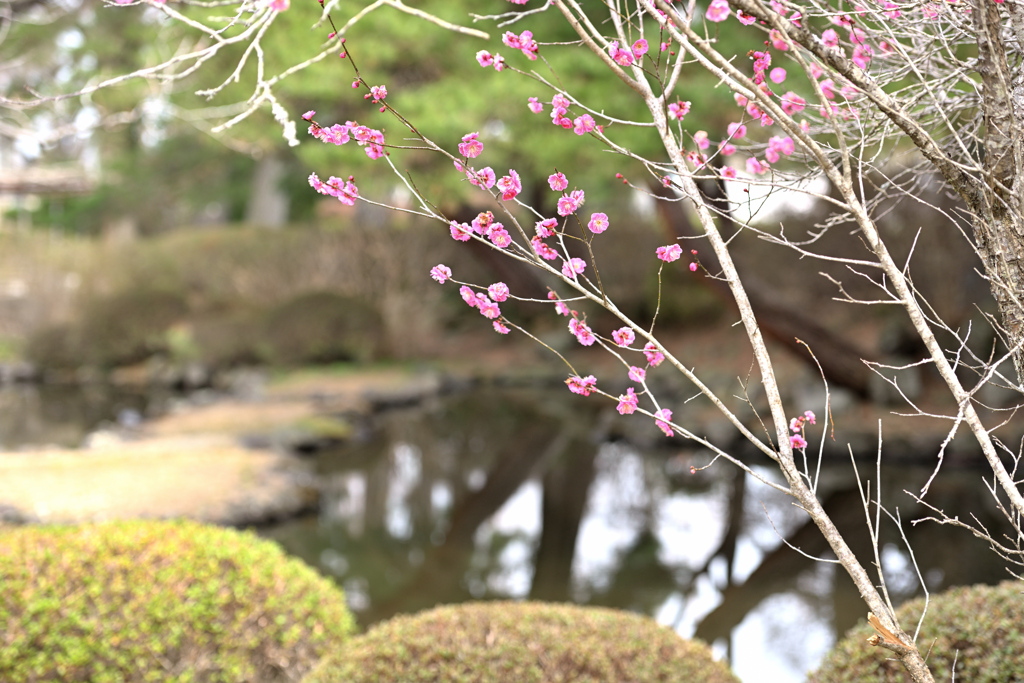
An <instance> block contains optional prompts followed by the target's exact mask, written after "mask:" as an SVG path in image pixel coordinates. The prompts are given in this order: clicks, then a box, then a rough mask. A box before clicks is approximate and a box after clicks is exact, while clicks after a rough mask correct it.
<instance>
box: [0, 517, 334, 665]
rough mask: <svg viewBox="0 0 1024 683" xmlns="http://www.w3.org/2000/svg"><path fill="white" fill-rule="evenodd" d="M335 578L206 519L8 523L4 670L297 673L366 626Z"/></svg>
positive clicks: (1, 602)
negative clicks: (35, 524) (57, 524)
mask: <svg viewBox="0 0 1024 683" xmlns="http://www.w3.org/2000/svg"><path fill="white" fill-rule="evenodd" d="M353 629H354V624H353V620H352V617H351V614H350V613H349V612H348V610H347V608H346V606H345V600H344V596H343V595H342V594H341V592H340V591H339V590H337V589H336V588H335V587H334V585H333V584H332V583H331V582H329V581H328V580H326V579H324V578H323V577H321V576H319V575H317V574H316V573H315V572H314V571H313V570H312V569H310V568H309V567H307V566H306V565H304V564H302V563H301V562H299V561H298V560H294V559H291V558H288V557H286V556H285V555H284V553H283V552H282V551H281V549H280V548H279V547H278V546H276V545H275V544H273V543H270V542H268V541H264V540H261V539H259V538H257V537H256V536H254V535H253V534H251V533H240V532H236V531H232V530H229V529H221V528H217V527H210V526H204V525H201V524H197V523H194V522H138V521H136V522H117V523H106V524H95V525H84V526H76V527H20V528H10V529H6V530H3V531H2V532H0V680H2V681H5V683H20V682H22V681H26V682H27V681H33V682H34V681H62V682H63V683H70V682H72V681H89V682H90V683H105V682H108V681H110V682H113V681H127V682H134V681H171V680H173V681H192V682H195V683H200V682H211V683H212V682H214V681H223V682H225V683H240V682H243V681H281V682H285V681H297V680H299V679H300V678H301V677H302V676H303V675H304V674H306V673H307V672H308V671H309V670H310V669H311V668H312V666H313V665H314V664H315V663H316V662H317V661H318V660H319V659H320V658H321V657H322V656H323V654H324V653H325V652H328V651H334V650H336V649H337V648H338V647H340V646H341V644H342V643H343V642H344V641H345V640H346V639H347V637H348V636H349V634H350V633H351V632H352V631H353Z"/></svg>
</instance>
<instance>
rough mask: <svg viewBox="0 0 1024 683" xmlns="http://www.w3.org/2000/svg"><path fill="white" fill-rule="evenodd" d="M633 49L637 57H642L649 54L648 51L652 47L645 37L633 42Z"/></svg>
mask: <svg viewBox="0 0 1024 683" xmlns="http://www.w3.org/2000/svg"><path fill="white" fill-rule="evenodd" d="M632 49H633V56H634V57H636V58H637V59H640V58H641V57H643V56H644V55H645V54H647V51H648V50H649V49H650V48H649V47H648V45H647V41H646V40H644V39H643V38H641V39H640V40H638V41H636V42H635V43H633V48H632Z"/></svg>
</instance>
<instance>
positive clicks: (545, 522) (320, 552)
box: [261, 389, 1007, 682]
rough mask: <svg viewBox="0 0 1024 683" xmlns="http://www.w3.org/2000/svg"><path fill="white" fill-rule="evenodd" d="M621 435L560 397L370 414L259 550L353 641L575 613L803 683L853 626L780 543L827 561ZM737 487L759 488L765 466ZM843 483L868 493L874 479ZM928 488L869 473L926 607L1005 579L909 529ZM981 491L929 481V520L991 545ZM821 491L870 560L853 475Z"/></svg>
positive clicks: (804, 562) (495, 396) (796, 528)
mask: <svg viewBox="0 0 1024 683" xmlns="http://www.w3.org/2000/svg"><path fill="white" fill-rule="evenodd" d="M629 419H630V418H622V417H620V416H618V415H617V414H616V413H615V412H614V410H613V409H611V408H610V406H608V405H607V404H604V403H602V402H600V401H593V400H586V399H581V398H579V397H573V396H569V395H568V394H567V393H566V392H565V390H564V389H562V390H560V391H557V392H553V391H548V390H537V389H531V390H517V389H501V390H499V389H487V390H475V391H473V392H471V393H468V394H461V395H456V396H448V397H439V398H435V399H431V400H428V401H427V402H425V403H424V404H421V405H418V406H415V407H406V408H402V409H395V410H389V411H386V412H383V413H379V414H377V415H376V416H374V417H372V418H369V419H368V421H367V422H366V424H365V425H363V429H362V431H361V433H360V436H359V438H357V439H355V440H354V441H352V442H350V443H347V444H345V445H344V446H343V447H338V448H336V449H333V450H329V451H325V452H322V453H320V454H318V455H317V456H316V458H315V465H316V469H317V471H318V473H319V476H320V478H321V481H322V485H323V491H324V492H323V498H322V505H321V510H320V512H319V513H318V514H317V515H316V516H311V517H306V518H301V519H295V520H290V521H287V522H284V523H280V524H277V525H274V526H272V527H268V528H265V529H263V530H262V532H261V533H263V534H264V535H266V536H267V537H270V538H273V539H275V540H276V541H278V542H280V543H281V544H282V545H283V546H284V547H285V548H286V549H287V550H288V551H289V552H291V553H293V554H295V555H297V556H299V557H301V558H303V559H304V560H306V561H307V562H309V563H310V564H312V565H314V566H316V567H318V568H319V569H320V570H321V571H322V572H324V573H325V574H327V575H329V576H333V577H335V578H336V580H337V581H338V582H339V584H341V585H342V586H343V587H344V588H345V590H346V591H347V594H348V598H349V601H350V604H351V606H352V607H353V609H354V610H355V612H356V614H357V615H358V617H359V619H360V621H361V622H362V624H363V626H368V625H370V624H372V623H374V622H376V621H379V620H381V619H386V618H388V617H390V616H392V615H395V614H397V613H403V612H412V611H417V610H420V609H424V608H428V607H431V606H433V605H435V604H437V603H453V602H460V601H465V600H471V599H488V598H506V597H515V598H535V599H543V600H554V601H573V602H578V603H585V604H592V605H605V606H612V607H618V608H623V609H629V610H635V611H638V612H643V613H646V614H650V615H652V616H654V617H655V618H656V619H657V620H658V621H660V622H662V623H665V624H670V625H671V626H672V627H673V628H675V629H676V630H677V631H678V632H679V633H681V634H682V635H684V636H697V637H700V638H702V639H704V640H706V641H707V642H709V643H712V644H713V646H714V648H715V650H716V651H717V652H718V653H719V654H720V655H721V656H723V657H726V658H728V659H729V660H730V662H731V664H732V666H733V667H734V670H735V671H736V672H737V674H738V675H739V676H740V677H741V678H742V679H744V680H745V681H755V680H757V681H763V680H772V681H780V682H781V681H799V680H803V678H804V674H805V673H806V672H807V671H808V670H810V669H812V668H814V667H815V666H816V664H817V663H818V661H819V660H820V658H821V657H822V656H823V655H824V654H825V652H826V651H827V650H828V648H829V647H831V645H832V644H833V643H834V641H835V639H836V634H837V633H838V634H842V633H843V632H845V631H846V630H847V629H848V628H850V627H851V626H853V625H854V624H855V623H857V622H858V620H862V619H863V618H864V616H865V613H866V611H867V610H866V607H865V606H864V604H863V603H862V602H861V600H860V598H859V597H858V595H857V592H856V590H855V589H854V587H853V584H852V582H851V581H850V580H849V578H848V577H847V576H846V575H845V574H839V573H837V571H836V568H835V565H832V564H827V563H820V562H813V561H811V560H809V559H808V558H807V557H805V556H803V555H801V554H800V553H797V552H795V551H793V550H791V549H790V548H788V547H787V546H786V545H785V544H784V543H783V542H782V538H781V537H782V536H785V538H786V540H787V542H788V543H790V544H792V545H794V546H796V547H799V548H800V549H801V550H803V551H804V552H806V553H808V554H810V555H813V556H825V554H826V553H827V551H826V549H825V548H824V542H823V541H822V540H821V537H820V534H819V533H818V531H817V529H816V528H814V527H813V526H812V525H809V524H808V523H807V518H806V516H805V515H803V513H802V512H800V511H799V510H797V509H796V508H795V507H794V506H793V505H792V504H791V502H790V501H789V500H788V499H786V498H785V497H784V496H782V495H780V494H779V493H778V492H776V491H775V490H773V489H771V488H769V487H767V486H765V485H763V484H761V483H759V482H757V481H756V480H755V479H753V478H752V477H749V476H745V475H739V474H738V472H737V470H736V469H735V468H733V467H731V466H730V465H728V464H727V463H725V462H718V463H716V464H714V465H712V466H711V467H709V468H708V469H705V470H698V471H697V472H696V474H691V470H690V468H691V465H693V466H696V467H697V468H700V467H702V466H703V465H705V464H707V463H708V462H709V455H708V453H707V452H701V451H697V450H693V449H690V448H686V447H683V446H682V445H681V444H677V443H674V442H672V441H669V440H667V439H663V438H659V437H658V436H657V434H658V433H657V431H656V430H655V429H654V427H653V426H651V429H650V430H649V431H650V432H651V433H652V435H651V438H650V439H644V438H636V437H635V436H633V437H632V438H629V439H627V438H626V437H625V436H623V434H627V433H629V432H627V431H626V430H624V429H623V425H624V424H625V423H626V421H628V420H629ZM872 457H873V454H872ZM922 457H923V458H924V461H925V462H926V463H929V462H931V458H932V457H933V456H931V455H930V454H922ZM755 467H756V468H758V470H759V471H761V472H763V473H765V474H766V476H771V469H770V468H769V467H768V463H767V462H764V463H761V464H757V465H755ZM858 467H859V468H860V476H861V478H862V479H868V478H870V479H872V480H874V479H875V463H874V461H873V460H871V461H866V462H859V463H858ZM930 474H931V467H929V466H922V467H919V468H918V467H906V466H901V467H898V468H896V467H883V468H882V482H883V501H884V502H886V503H887V504H889V505H890V506H893V510H894V509H895V507H897V506H898V507H899V510H900V514H901V515H902V519H903V520H904V532H905V533H906V536H907V538H908V539H909V541H910V544H911V547H912V548H913V552H914V556H915V558H916V560H917V563H918V567H919V569H920V574H921V576H922V577H923V580H924V581H925V583H926V584H927V585H928V588H929V590H933V591H935V590H941V589H943V588H945V587H948V586H951V585H959V584H967V583H996V582H998V581H1001V580H1003V579H1005V578H1006V576H1007V575H1006V572H1005V569H1004V567H1003V565H1002V564H1001V563H1000V562H999V560H998V558H997V557H996V556H995V555H994V554H993V553H992V552H990V551H988V550H987V548H986V547H985V546H984V545H983V544H981V543H980V542H978V541H976V540H975V539H973V538H971V537H970V536H968V535H967V534H966V533H964V532H959V531H955V530H950V529H947V528H943V527H939V526H937V525H935V524H931V523H924V524H918V525H916V526H915V525H912V524H910V523H909V520H912V519H915V518H917V517H920V516H923V515H922V514H921V513H920V511H919V510H915V509H914V507H913V505H912V501H911V500H910V499H909V497H908V496H906V495H905V494H903V493H902V491H903V490H904V489H907V490H919V489H920V487H921V485H922V484H923V482H924V481H925V480H926V479H927V478H928V476H929V475H930ZM982 474H983V473H982V472H980V471H973V470H966V469H959V470H956V469H952V468H947V469H946V470H945V471H944V472H943V474H942V475H940V477H939V478H938V479H937V480H936V481H935V483H933V484H932V488H931V492H930V493H929V501H930V502H931V503H932V504H933V505H936V506H937V507H940V508H943V509H945V510H946V511H947V512H948V513H950V514H961V515H966V514H968V512H967V511H971V512H973V513H974V514H975V515H977V516H978V518H979V520H980V521H981V522H982V523H984V524H986V525H988V526H989V528H990V529H999V528H1001V523H1000V519H999V517H998V514H997V512H996V511H995V509H994V505H993V504H992V502H991V500H990V498H989V496H988V494H987V492H986V490H985V488H984V484H983V482H982ZM821 482H822V483H821V487H820V489H819V490H820V491H821V493H822V500H823V502H824V506H825V508H826V510H828V511H829V513H830V514H831V515H832V516H833V519H834V520H835V521H836V523H837V525H838V526H839V528H840V529H841V530H843V531H844V533H845V534H846V538H847V540H848V541H849V543H850V545H851V546H852V548H853V550H854V551H855V552H857V554H858V555H859V556H860V557H862V558H867V557H871V555H870V541H869V537H868V534H867V529H866V526H865V515H864V510H863V507H862V505H861V502H860V494H859V493H858V491H857V488H856V480H855V478H854V476H853V468H852V466H851V465H850V464H849V463H845V464H832V465H827V466H824V467H823V470H822V477H821ZM872 490H874V483H873V482H872ZM881 539H882V540H881V554H880V561H881V564H882V565H883V567H884V570H885V572H886V576H887V579H888V582H889V590H890V592H891V594H892V597H893V600H894V602H901V601H903V600H905V599H907V598H909V597H911V596H913V595H915V594H918V593H919V586H920V583H919V581H918V579H917V573H916V571H915V569H914V567H913V564H912V562H911V558H910V555H909V553H908V552H907V549H906V546H905V545H904V544H903V542H902V541H901V539H900V535H899V531H898V530H897V529H896V528H895V526H894V525H892V524H889V525H884V528H883V531H882V537H881Z"/></svg>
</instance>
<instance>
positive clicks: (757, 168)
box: [747, 157, 768, 175]
mask: <svg viewBox="0 0 1024 683" xmlns="http://www.w3.org/2000/svg"><path fill="white" fill-rule="evenodd" d="M767 170H768V166H767V165H766V164H764V163H763V162H761V161H758V160H757V159H755V158H754V157H750V158H749V159H747V173H750V174H751V175H761V174H762V173H764V172H765V171H767Z"/></svg>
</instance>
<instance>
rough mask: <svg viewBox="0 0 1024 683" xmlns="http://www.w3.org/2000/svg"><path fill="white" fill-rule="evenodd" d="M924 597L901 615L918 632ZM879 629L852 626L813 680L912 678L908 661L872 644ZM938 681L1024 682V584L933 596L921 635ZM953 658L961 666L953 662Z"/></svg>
mask: <svg viewBox="0 0 1024 683" xmlns="http://www.w3.org/2000/svg"><path fill="white" fill-rule="evenodd" d="M923 608H924V600H923V599H922V600H913V601H911V602H908V603H906V604H905V605H903V606H902V607H900V608H899V609H898V610H897V612H896V614H897V617H898V619H899V622H900V625H901V626H902V627H903V629H904V630H905V631H909V632H913V630H914V627H915V626H916V624H917V621H918V619H919V618H920V616H921V611H922V609H923ZM872 633H874V631H873V630H872V629H871V628H870V627H869V626H867V625H866V623H865V624H864V625H862V626H858V627H857V628H854V629H852V630H851V631H850V632H849V633H848V634H847V635H846V637H845V638H843V640H841V641H840V642H839V643H838V644H837V645H836V646H835V648H833V650H832V652H831V653H830V654H829V655H828V657H826V658H825V661H824V663H823V664H822V665H821V668H820V669H819V670H818V671H816V672H815V673H813V674H812V675H811V677H810V679H809V680H810V681H811V683H883V682H884V683H889V682H890V681H892V682H893V683H895V682H896V681H899V682H900V683H902V682H903V681H906V680H908V675H907V673H906V670H905V669H904V668H903V665H902V664H900V663H899V662H898V661H896V660H895V659H893V658H892V654H891V653H890V652H889V651H888V650H885V649H882V648H877V647H873V646H871V645H869V644H868V643H867V639H868V637H869V636H871V634H872ZM917 646H918V648H919V649H920V650H921V652H922V653H926V658H927V661H928V666H929V667H930V668H931V670H932V673H933V674H934V675H935V680H949V678H950V675H951V673H952V672H954V671H955V673H956V680H958V681H970V682H971V683H1010V682H1011V681H1024V582H1021V581H1007V582H1005V583H1001V584H999V585H998V586H967V587H964V588H954V589H952V590H950V591H947V592H945V593H941V594H939V595H935V596H932V598H931V601H930V603H929V605H928V614H927V615H926V616H925V620H924V625H923V626H922V627H921V633H920V634H919V635H918V638H917ZM954 660H955V662H956V664H955V665H954Z"/></svg>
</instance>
